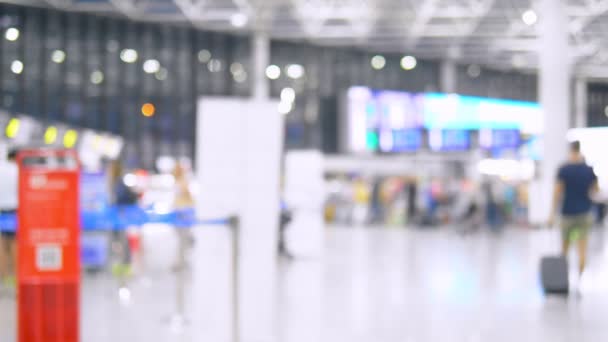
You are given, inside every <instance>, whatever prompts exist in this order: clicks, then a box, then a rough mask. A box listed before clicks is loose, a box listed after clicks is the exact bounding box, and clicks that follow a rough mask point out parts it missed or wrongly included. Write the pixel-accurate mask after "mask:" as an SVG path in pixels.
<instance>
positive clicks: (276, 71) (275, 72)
mask: <svg viewBox="0 0 608 342" xmlns="http://www.w3.org/2000/svg"><path fill="white" fill-rule="evenodd" d="M266 77H268V78H269V79H271V80H277V79H279V77H281V68H279V67H278V66H276V65H274V64H272V65H269V66H268V67H267V68H266Z"/></svg>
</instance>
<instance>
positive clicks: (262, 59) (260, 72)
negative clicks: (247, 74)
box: [251, 32, 270, 100]
mask: <svg viewBox="0 0 608 342" xmlns="http://www.w3.org/2000/svg"><path fill="white" fill-rule="evenodd" d="M251 39H252V44H251V46H252V51H251V55H252V56H253V65H252V67H253V70H252V74H253V82H252V83H251V84H252V86H253V89H252V94H253V98H255V99H262V100H265V99H268V98H269V97H270V84H269V82H268V79H266V67H268V65H270V39H269V38H268V35H267V34H265V33H263V32H256V33H255V34H254V35H253V37H252V38H251Z"/></svg>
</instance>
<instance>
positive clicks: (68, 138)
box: [63, 129, 78, 148]
mask: <svg viewBox="0 0 608 342" xmlns="http://www.w3.org/2000/svg"><path fill="white" fill-rule="evenodd" d="M77 141H78V132H76V131H75V130H73V129H68V130H67V131H66V132H65V134H64V135H63V146H64V147H65V148H72V147H74V146H75V145H76V142H77Z"/></svg>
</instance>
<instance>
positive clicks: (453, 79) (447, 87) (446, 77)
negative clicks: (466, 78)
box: [439, 60, 458, 93]
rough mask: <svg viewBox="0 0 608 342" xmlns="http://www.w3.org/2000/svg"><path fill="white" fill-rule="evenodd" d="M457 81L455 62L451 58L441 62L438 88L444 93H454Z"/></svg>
mask: <svg viewBox="0 0 608 342" xmlns="http://www.w3.org/2000/svg"><path fill="white" fill-rule="evenodd" d="M457 83H458V74H457V68H456V63H454V61H452V60H445V61H443V62H441V66H440V68H439V88H440V89H441V91H442V92H444V93H456V92H457V90H458V89H457Z"/></svg>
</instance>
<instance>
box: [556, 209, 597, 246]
mask: <svg viewBox="0 0 608 342" xmlns="http://www.w3.org/2000/svg"><path fill="white" fill-rule="evenodd" d="M561 226H562V239H563V240H564V241H570V242H575V241H578V240H581V239H586V238H587V236H588V235H589V231H590V230H591V227H592V226H593V216H592V215H591V214H589V213H585V214H580V215H564V216H562V221H561Z"/></svg>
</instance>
